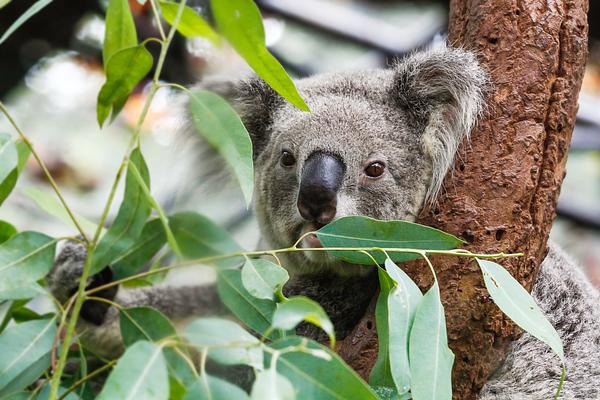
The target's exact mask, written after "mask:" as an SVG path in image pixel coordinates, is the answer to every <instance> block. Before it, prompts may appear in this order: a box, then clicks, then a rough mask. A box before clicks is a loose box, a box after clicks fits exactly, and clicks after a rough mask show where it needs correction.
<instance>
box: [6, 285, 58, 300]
mask: <svg viewBox="0 0 600 400" xmlns="http://www.w3.org/2000/svg"><path fill="white" fill-rule="evenodd" d="M45 294H47V292H46V291H45V290H44V288H43V287H41V286H40V285H39V284H37V283H36V282H32V283H30V284H27V285H25V286H19V287H17V288H14V289H6V290H0V299H3V300H19V299H32V298H34V297H36V296H39V295H45Z"/></svg>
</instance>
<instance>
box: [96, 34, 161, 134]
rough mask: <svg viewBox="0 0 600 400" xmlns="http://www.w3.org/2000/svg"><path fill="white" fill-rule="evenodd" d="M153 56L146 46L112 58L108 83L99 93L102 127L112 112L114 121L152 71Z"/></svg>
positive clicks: (97, 110)
mask: <svg viewBox="0 0 600 400" xmlns="http://www.w3.org/2000/svg"><path fill="white" fill-rule="evenodd" d="M152 61H153V60H152V54H150V52H149V51H148V50H147V49H146V47H144V45H139V46H134V47H127V48H124V49H122V50H119V51H117V52H116V53H115V54H114V55H113V56H111V57H110V59H109V60H108V63H107V65H106V82H105V83H104V85H102V88H101V89H100V93H98V104H97V105H96V114H97V117H98V124H99V125H100V127H102V125H104V121H106V118H108V116H109V114H110V113H111V110H112V118H113V119H114V118H115V117H116V116H117V114H118V113H119V112H120V111H121V109H122V108H123V106H124V104H125V101H127V98H128V97H129V95H130V94H131V92H132V91H133V89H134V88H135V87H136V85H137V84H138V83H139V82H140V81H141V80H142V79H143V78H144V77H145V76H146V75H147V74H148V72H150V70H151V69H152Z"/></svg>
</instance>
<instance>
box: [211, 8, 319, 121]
mask: <svg viewBox="0 0 600 400" xmlns="http://www.w3.org/2000/svg"><path fill="white" fill-rule="evenodd" d="M210 4H211V8H212V11H213V16H214V19H215V23H216V25H217V29H218V30H219V32H220V33H221V34H222V35H223V36H224V37H225V38H226V39H227V40H228V41H229V43H230V44H231V45H232V46H233V48H234V49H235V50H236V51H237V52H238V54H239V55H240V56H242V57H243V58H244V59H245V60H246V62H247V63H248V65H250V67H251V68H252V69H253V70H254V72H256V73H257V74H258V76H260V77H261V78H262V79H264V81H265V82H267V83H268V84H269V86H271V87H272V88H273V89H274V90H275V91H276V92H277V93H279V94H280V95H281V96H283V97H284V98H285V99H286V100H287V101H289V102H290V103H292V104H293V105H295V106H296V107H298V108H299V109H301V110H302V111H310V110H309V108H308V106H307V105H306V103H305V102H304V100H303V99H302V97H300V94H299V93H298V90H297V89H296V86H294V82H293V81H292V79H291V78H290V77H289V76H288V74H287V73H286V72H285V69H283V67H282V66H281V64H280V63H279V61H277V59H276V58H275V57H273V55H272V54H271V53H269V50H267V47H266V45H265V30H264V28H263V24H262V18H261V16H260V12H259V11H258V7H256V5H255V4H254V2H253V1H252V0H228V1H220V0H216V1H215V0H212V1H211V2H210Z"/></svg>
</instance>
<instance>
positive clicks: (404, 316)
mask: <svg viewBox="0 0 600 400" xmlns="http://www.w3.org/2000/svg"><path fill="white" fill-rule="evenodd" d="M385 268H386V270H387V272H388V274H389V276H390V278H391V279H392V280H393V281H394V283H395V285H394V287H393V288H392V290H391V291H390V292H389V295H388V300H387V303H388V304H387V309H388V327H389V328H388V329H389V331H388V338H389V356H390V368H391V374H392V378H393V380H394V382H395V384H396V389H397V390H398V393H399V394H400V395H403V394H405V393H408V391H409V389H410V385H411V376H410V366H409V362H408V343H409V335H410V330H411V328H412V325H413V321H414V318H415V314H416V312H417V306H418V305H419V304H420V303H421V300H422V299H423V294H422V293H421V290H420V289H419V287H418V286H417V285H416V284H415V283H414V282H413V281H412V279H410V277H409V276H408V275H406V273H405V272H404V271H402V270H401V269H400V268H399V267H398V266H397V265H396V264H395V263H394V262H393V261H392V260H390V259H389V258H388V259H386V260H385Z"/></svg>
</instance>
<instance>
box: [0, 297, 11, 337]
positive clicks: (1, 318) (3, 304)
mask: <svg viewBox="0 0 600 400" xmlns="http://www.w3.org/2000/svg"><path fill="white" fill-rule="evenodd" d="M12 306H13V301H0V332H2V331H3V330H4V328H6V325H7V324H8V322H9V321H10V318H11V314H12V313H11V312H12Z"/></svg>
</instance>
